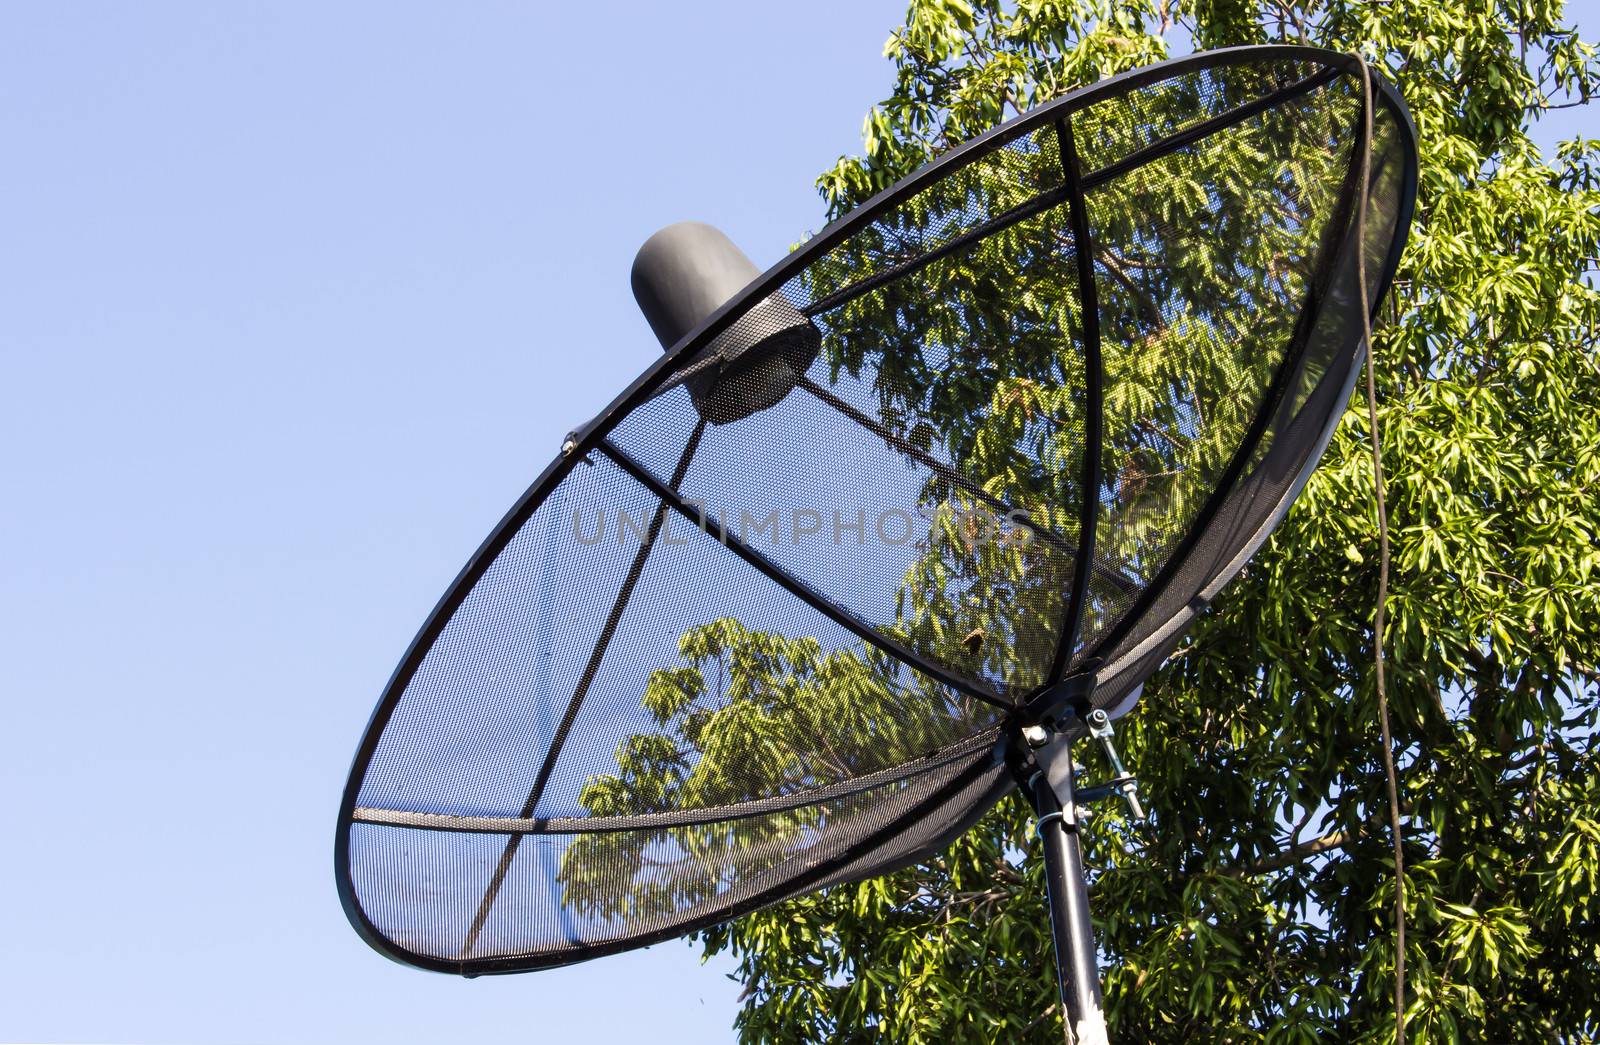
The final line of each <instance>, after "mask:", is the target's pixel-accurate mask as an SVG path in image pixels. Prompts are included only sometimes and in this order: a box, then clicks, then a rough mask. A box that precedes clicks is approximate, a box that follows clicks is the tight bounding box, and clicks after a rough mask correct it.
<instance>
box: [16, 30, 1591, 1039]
mask: <svg viewBox="0 0 1600 1045" xmlns="http://www.w3.org/2000/svg"><path fill="white" fill-rule="evenodd" d="M1597 2H1600V0H1588V2H1587V3H1586V4H1585V5H1583V6H1584V7H1585V9H1586V10H1585V12H1584V15H1583V16H1582V18H1583V21H1584V22H1585V23H1586V24H1588V25H1594V24H1596V19H1595V18H1594V17H1593V12H1594V9H1595V6H1596V3H1597ZM902 9H903V4H902V3H901V0H832V2H828V3H819V2H812V3H809V4H807V5H804V6H803V7H802V6H799V5H783V6H781V7H780V6H778V5H771V4H750V3H732V2H728V3H711V2H706V0H693V2H691V3H682V4H662V3H652V4H640V5H637V6H634V7H631V8H628V9H622V8H613V7H610V6H602V5H598V4H583V5H553V6H551V7H550V8H549V9H543V8H537V7H535V5H531V4H512V3H506V4H493V3H477V4H473V5H470V6H467V7H462V6H459V5H420V4H400V3H383V4H379V3H375V2H374V3H355V4H342V5H337V6H335V5H324V4H291V3H274V4H247V3H242V2H241V3H230V4H227V5H201V4H184V5H179V4H165V3H153V2H146V3H140V4H109V3H103V4H98V5H85V6H76V7H72V8H69V7H68V5H64V4H34V5H22V4H15V5H8V6H7V7H6V8H5V9H4V10H3V11H0V142H3V143H4V147H5V155H6V158H5V160H4V163H3V164H0V243H4V244H5V249H4V250H0V366H3V370H0V397H3V398H0V446H3V447H4V451H3V452H4V460H5V473H4V474H5V484H4V487H3V488H0V489H3V495H0V536H3V539H4V542H5V547H6V549H7V566H6V569H5V571H4V573H3V574H0V654H3V656H4V663H5V665H6V671H5V675H4V678H5V683H4V685H5V699H4V705H3V706H4V707H5V716H6V717H5V722H4V725H3V728H0V793H3V794H4V795H5V798H6V801H7V804H8V810H9V813H10V815H11V817H12V818H13V821H14V824H13V827H12V828H11V830H9V831H8V832H7V842H6V845H5V847H4V851H5V854H6V855H5V858H4V859H3V860H0V896H3V900H0V903H3V910H4V912H5V913H4V918H3V920H0V928H3V930H4V931H3V936H4V940H5V942H4V944H3V945H0V985H3V986H0V996H3V999H4V1000H3V1001H0V1040H5V1041H18V1040H22V1041H49V1042H58V1041H60V1042H80V1041H119V1042H154V1041H162V1042H318V1041H339V1042H384V1043H395V1045H400V1043H407V1042H439V1041H467V1040H476V1041H496V1040H523V1041H527V1040H534V1041H541V1040H564V1039H568V1038H570V1039H573V1040H583V1041H591V1042H609V1041H619V1042H635V1041H638V1040H641V1038H646V1037H647V1038H648V1040H651V1041H664V1042H672V1041H686V1042H687V1041H693V1042H703V1041H722V1040H730V1039H731V1037H732V1035H731V1031H730V1030H729V1024H730V1022H731V1020H732V1017H733V1014H734V1011H735V1008H736V997H737V994H738V991H739V987H738V985H737V984H734V983H731V982H729V981H728V980H727V979H726V978H725V976H724V973H726V972H727V971H728V966H727V965H726V964H719V963H712V964H711V965H710V966H709V967H706V966H701V965H700V964H699V962H698V960H697V958H696V955H695V952H694V951H693V950H692V949H691V948H689V947H688V945H686V944H682V943H677V944H669V945H663V946H658V947H656V948H653V949H651V950H649V951H646V952H640V953H635V954H631V955H626V956H620V957H614V958H609V959H605V960H602V961H599V962H594V963H590V964H587V965H582V966H577V967H574V968H571V969H565V970H559V971H554V972H548V973H542V974H538V975H534V976H523V977H508V978H484V979H480V980H476V981H471V982H467V981H461V980H456V979H452V978H449V977H443V976H435V975H429V974H424V973H420V972H415V971H411V970H408V969H404V968H402V967H400V966H397V965H393V964H391V963H389V962H387V961H385V960H384V959H382V958H379V957H378V956H377V955H375V954H374V953H372V952H371V951H369V950H368V949H367V948H366V946H365V945H364V944H362V943H361V942H360V941H359V940H358V939H357V938H356V936H355V934H354V933H353V932H351V931H350V929H349V928H348V927H347V925H346V923H345V920H344V917H343V915H342V913H341V912H340V910H339V906H338V901H337V899H336V898H335V896H334V891H333V876H332V867H331V859H332V858H331V842H332V829H333V819H334V813H335V809H336V803H337V799H338V795H339V790H340V787H341V786H342V784H343V781H344V776H345V772H346V769H347V768H348V764H349V758H350V755H351V753H352V751H353V749H354V745H355V742H356V740H357V737H358V736H359V733H360V730H361V727H362V726H363V725H364V723H365V721H366V718H367V715H368V714H369V712H370V711H371V707H372V704H373V702H374V700H375V699H376V697H377V695H378V693H379V691H380V689H381V688H382V686H383V683H384V681H385V680H386V678H387V676H388V674H389V672H390V670H391V669H392V668H393V665H394V663H395V661H396V660H397V659H398V657H399V655H400V653H401V652H402V651H403V649H404V648H405V645H406V643H407V642H408V641H409V640H410V638H411V635H412V633H413V631H414V630H415V628H416V627H417V625H418V624H419V623H420V622H421V620H422V618H423V616H424V615H425V614H426V612H427V611H428V609H429V608H430V607H431V606H432V605H433V603H434V601H435V599H436V598H437V597H438V596H439V594H440V593H441V592H442V591H443V589H444V587H445V586H446V584H447V583H448V582H449V580H450V579H451V578H452V577H453V576H454V574H455V573H456V571H457V570H458V569H459V568H460V566H461V564H462V562H463V561H464V560H465V558H466V557H467V555H468V554H469V553H470V552H471V550H472V549H473V548H474V547H475V546H476V545H477V543H478V541H479V540H480V539H481V538H482V536H483V535H484V533H486V532H487V530H488V528H489V527H490V526H491V525H492V524H493V523H494V522H495V521H496V520H497V519H498V518H499V517H500V515H501V513H502V512H503V511H504V510H505V508H506V507H507V506H508V505H509V504H510V503H511V501H512V500H513V499H514V498H515V497H516V496H517V495H518V493H520V492H521V490H522V489H523V487H524V486H525V485H526V483H527V482H528V480H529V479H530V478H531V477H532V476H534V475H535V474H537V472H538V471H539V470H540V469H541V468H542V467H543V465H544V464H545V462H546V461H547V460H548V459H549V458H550V457H551V456H552V455H553V454H554V452H555V451H556V448H557V446H558V444H559V442H560V440H561V437H562V435H563V434H564V433H565V432H567V431H568V430H569V429H571V428H572V427H573V425H575V424H576V423H578V422H581V421H583V420H585V419H587V418H588V417H589V416H590V415H592V414H593V413H594V412H595V411H596V410H597V409H599V408H600V407H601V406H602V405H604V403H605V402H606V401H607V400H609V399H610V397H611V396H612V394H614V392H615V391H616V390H617V389H619V388H620V387H621V386H622V385H623V384H624V383H625V382H626V381H627V380H628V379H630V378H631V377H632V376H634V375H635V374H636V373H637V372H638V371H639V370H640V369H642V368H643V367H644V366H645V365H646V364H647V363H648V362H649V360H650V359H651V358H652V356H653V355H654V354H655V352H656V351H657V349H656V346H655V342H654V340H653V338H652V337H651V335H650V333H649V330H648V328H647V327H646V326H645V324H644V321H643V320H642V319H641V318H640V317H639V316H638V313H637V311H636V310H635V308H634V305H633V302H632V298H631V295H630V294H629V291H628V281H627V273H628V265H629V262H630V261H631V259H632V256H633V252H634V250H635V249H636V247H637V246H638V244H639V243H640V242H641V241H642V240H643V239H644V238H645V237H646V236H647V235H648V234H649V233H650V232H652V231H653V230H655V229H656V228H658V227H659V226H661V225H664V224H666V223H668V222H671V221H675V220H678V219H682V218H698V219H701V220H705V221H709V222H711V223H713V224H716V225H718V226H720V227H721V228H723V229H724V230H725V231H727V232H728V233H729V234H730V236H732V238H733V239H734V240H735V241H736V242H738V243H740V244H741V245H742V246H743V247H744V248H745V250H746V251H747V252H748V253H749V254H750V255H751V256H752V257H753V258H754V259H755V260H756V261H757V263H758V264H761V265H763V266H764V265H766V264H769V263H771V262H772V261H774V260H776V259H777V258H778V257H779V256H781V254H782V253H783V252H784V251H785V249H786V248H787V247H788V246H789V244H791V243H792V242H794V241H795V240H796V239H798V238H799V237H800V235H801V234H802V233H803V232H805V231H806V230H808V229H810V230H814V229H816V228H817V227H819V225H820V224H821V219H820V215H821V205H820V203H819V201H818V200H817V198H816V196H815V194H814V192H813V190H812V187H811V181H812V178H813V177H814V176H815V174H816V173H817V172H818V171H819V170H821V169H822V168H823V167H825V166H827V165H828V164H829V163H831V162H832V161H833V160H834V158H836V157H837V156H838V155H839V154H841V153H843V152H848V151H853V150H854V149H855V148H856V146H857V140H858V132H859V128H860V125H861V117H862V114H863V111H864V109H865V107H866V106H867V105H868V104H869V103H870V102H872V101H873V100H875V99H877V98H879V97H880V96H882V95H883V94H884V93H885V91H886V90H887V88H888V85H889V78H890V69H889V66H888V65H887V63H885V62H884V61H883V60H882V58H881V57H880V48H881V45H882V41H883V38H884V36H885V35H886V34H887V32H888V31H889V29H890V28H891V27H892V26H893V25H894V24H895V23H896V22H897V20H898V18H899V16H900V14H901V13H902ZM1583 118H1584V117H1583V116H1582V115H1581V114H1563V116H1562V119H1563V123H1562V125H1561V129H1562V130H1563V131H1565V132H1567V133H1571V132H1573V131H1577V130H1582V129H1585V128H1584V127H1583V123H1582V122H1581V121H1582V119H1583ZM1589 130H1590V132H1591V133H1593V128H1589ZM1552 133H1553V132H1552Z"/></svg>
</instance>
